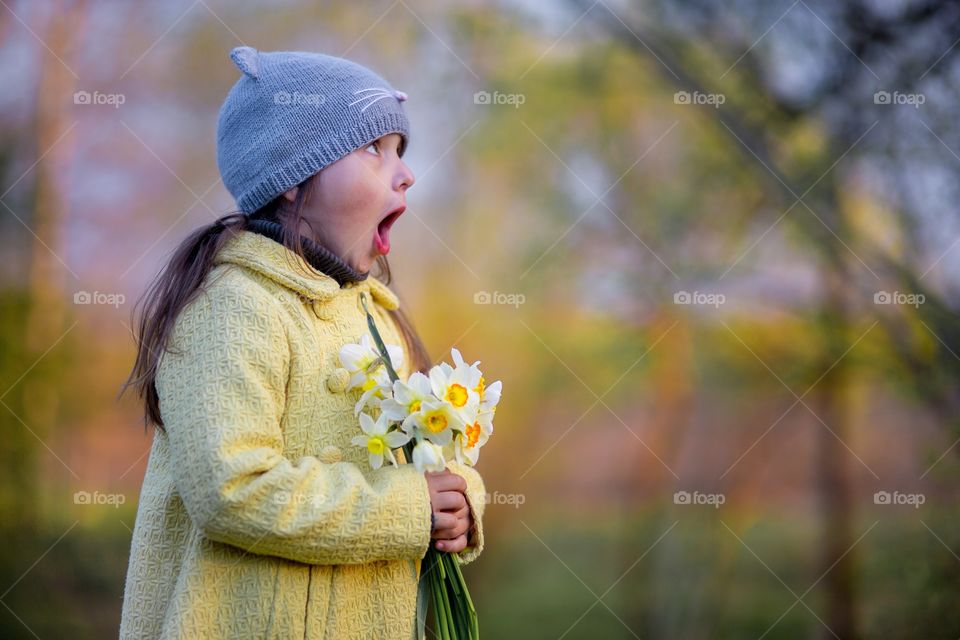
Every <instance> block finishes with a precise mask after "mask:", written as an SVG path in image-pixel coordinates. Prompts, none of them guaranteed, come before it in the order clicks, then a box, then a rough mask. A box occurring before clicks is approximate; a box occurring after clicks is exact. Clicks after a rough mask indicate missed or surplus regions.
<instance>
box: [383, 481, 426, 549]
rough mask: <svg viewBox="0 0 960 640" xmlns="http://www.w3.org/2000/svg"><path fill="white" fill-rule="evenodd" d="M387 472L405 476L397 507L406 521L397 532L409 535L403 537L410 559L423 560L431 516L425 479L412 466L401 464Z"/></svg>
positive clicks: (401, 483)
mask: <svg viewBox="0 0 960 640" xmlns="http://www.w3.org/2000/svg"><path fill="white" fill-rule="evenodd" d="M389 470H390V471H391V472H393V473H399V474H404V475H405V476H407V477H403V478H402V479H401V482H400V483H399V484H400V485H401V486H402V487H404V490H403V495H402V496H401V497H400V499H399V500H398V501H397V505H398V507H400V512H401V513H403V514H405V517H406V518H407V519H408V521H407V524H406V526H403V527H398V529H397V530H398V531H406V532H408V534H409V535H408V536H405V538H406V539H405V540H404V545H405V546H407V547H408V548H409V549H410V557H412V558H414V559H419V558H423V557H424V556H425V555H426V554H427V549H429V548H430V517H431V515H432V514H433V509H431V507H430V489H429V487H428V486H427V479H426V478H425V477H424V475H423V474H422V473H420V472H418V471H417V470H416V468H414V466H413V465H412V464H410V465H407V464H401V465H399V466H397V467H391V468H389ZM400 517H404V516H400Z"/></svg>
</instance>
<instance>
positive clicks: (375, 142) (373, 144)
mask: <svg viewBox="0 0 960 640" xmlns="http://www.w3.org/2000/svg"><path fill="white" fill-rule="evenodd" d="M370 147H374V148H376V150H377V155H380V141H379V140H374V141H373V142H371V143H370V144H368V145H367V149H370Z"/></svg>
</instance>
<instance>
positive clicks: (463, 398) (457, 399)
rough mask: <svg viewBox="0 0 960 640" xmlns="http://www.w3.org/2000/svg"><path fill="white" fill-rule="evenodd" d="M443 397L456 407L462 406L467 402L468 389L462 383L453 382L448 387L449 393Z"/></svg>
mask: <svg viewBox="0 0 960 640" xmlns="http://www.w3.org/2000/svg"><path fill="white" fill-rule="evenodd" d="M443 399H444V400H446V401H447V402H449V403H450V404H452V405H453V406H455V407H458V408H459V407H462V406H463V405H465V404H467V389H466V387H464V386H463V385H462V384H452V385H450V386H449V387H447V395H445V396H444V397H443Z"/></svg>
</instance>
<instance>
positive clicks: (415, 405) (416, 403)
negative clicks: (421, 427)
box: [410, 400, 420, 413]
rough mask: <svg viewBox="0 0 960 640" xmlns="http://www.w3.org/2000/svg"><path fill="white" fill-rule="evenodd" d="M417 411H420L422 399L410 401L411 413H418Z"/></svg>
mask: <svg viewBox="0 0 960 640" xmlns="http://www.w3.org/2000/svg"><path fill="white" fill-rule="evenodd" d="M417 411H420V401H419V400H414V401H413V402H411V403H410V413H416V412H417Z"/></svg>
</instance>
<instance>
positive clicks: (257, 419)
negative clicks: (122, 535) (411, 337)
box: [120, 231, 485, 640]
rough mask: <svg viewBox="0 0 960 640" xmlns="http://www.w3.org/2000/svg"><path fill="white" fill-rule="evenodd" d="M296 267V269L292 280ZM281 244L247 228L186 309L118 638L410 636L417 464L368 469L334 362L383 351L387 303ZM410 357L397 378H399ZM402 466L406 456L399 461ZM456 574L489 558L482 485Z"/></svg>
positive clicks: (165, 362) (419, 489)
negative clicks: (363, 341)
mask: <svg viewBox="0 0 960 640" xmlns="http://www.w3.org/2000/svg"><path fill="white" fill-rule="evenodd" d="M298 267H300V268H298ZM306 267H307V265H306V264H305V263H303V260H302V259H300V258H299V257H297V256H296V254H294V253H293V252H291V251H289V250H288V249H286V248H285V247H284V246H282V245H281V244H278V243H277V242H275V241H273V240H271V239H269V238H267V237H265V236H263V235H260V234H258V233H254V232H251V231H243V232H241V233H240V234H238V235H237V236H236V237H235V238H232V239H231V240H230V241H229V242H228V244H227V245H226V246H225V247H224V248H223V250H221V252H220V253H219V254H218V256H217V258H216V260H215V266H214V268H213V270H212V271H211V273H210V276H209V281H208V282H207V283H206V284H205V290H204V292H203V293H202V294H201V295H199V296H198V297H197V298H196V299H195V300H193V301H192V302H191V303H190V304H188V305H187V307H186V308H185V309H184V310H183V311H182V312H181V314H180V316H179V317H178V319H177V321H176V323H175V326H174V329H173V333H172V336H171V345H170V349H169V350H168V351H167V352H165V353H164V354H163V356H162V358H161V360H160V364H159V368H158V371H157V378H156V385H157V391H158V393H159V398H160V412H161V416H162V418H163V421H164V425H165V430H157V431H156V432H155V435H154V440H153V446H152V449H151V451H150V458H149V462H148V464H147V472H146V476H145V478H144V481H143V488H142V490H141V494H140V501H139V505H138V511H137V520H136V525H135V528H134V533H133V541H132V546H131V551H130V563H129V567H128V570H127V581H126V588H125V592H124V600H123V613H122V620H121V627H120V636H121V638H191V639H193V638H204V639H211V640H213V639H218V638H337V639H348V638H402V639H404V640H406V639H407V638H410V637H411V636H412V634H413V631H414V626H415V614H416V612H415V608H416V607H415V605H416V592H417V577H418V573H419V560H420V559H421V558H422V557H423V556H424V554H425V553H426V550H427V548H428V546H429V544H430V512H431V508H430V496H429V490H428V488H427V483H426V479H425V478H424V477H423V475H422V474H421V473H418V472H417V471H416V469H415V468H414V467H413V465H407V464H401V465H400V466H398V467H393V466H391V465H386V466H384V467H382V468H380V469H378V470H372V469H370V467H369V463H368V462H367V452H366V449H365V448H362V447H358V446H355V445H353V444H351V442H350V439H351V438H352V437H353V436H354V435H357V434H358V433H360V431H359V426H358V424H357V421H356V418H355V417H354V415H353V407H354V404H355V403H356V401H357V400H358V399H359V391H350V392H347V391H346V390H345V389H346V386H347V384H348V380H349V375H348V373H347V371H346V370H345V369H343V368H341V367H340V363H339V359H338V353H339V349H340V347H341V346H342V345H343V344H345V343H348V342H358V341H359V339H360V337H361V336H362V335H363V334H364V333H366V332H367V331H368V329H367V326H366V317H365V315H364V313H363V309H362V307H361V304H360V299H359V296H360V294H361V293H366V295H367V297H368V299H369V300H370V301H371V302H372V304H369V305H368V306H369V307H370V310H371V313H373V315H374V318H375V321H376V323H377V326H378V328H379V329H380V331H381V333H382V334H383V337H384V340H385V342H387V343H388V344H397V345H401V346H403V344H404V343H403V340H402V338H401V335H400V333H399V330H398V328H397V327H396V325H395V324H394V323H393V322H392V320H391V317H390V315H389V314H388V313H387V311H388V310H390V309H396V308H397V307H398V305H399V301H398V299H397V297H396V296H395V295H394V294H393V292H392V291H390V289H388V288H387V287H386V286H385V285H384V284H383V283H381V282H380V281H379V280H377V279H375V278H372V277H371V278H367V279H365V280H364V281H362V282H354V283H348V284H346V285H344V286H343V287H341V286H340V285H339V284H338V283H337V282H336V281H335V280H334V279H333V278H331V277H330V276H327V275H323V274H315V275H305V274H303V273H301V270H300V269H301V268H306ZM409 360H410V359H409V358H405V360H404V366H403V367H401V369H400V371H399V372H398V373H399V374H400V375H401V376H404V377H405V376H407V375H409V373H410V365H409ZM397 453H398V454H399V456H398V457H399V459H400V460H401V461H402V460H403V454H402V451H399V450H398V451H397ZM448 468H450V470H452V471H454V472H455V473H459V474H460V475H462V476H463V477H464V478H465V479H466V481H467V501H468V503H469V505H470V508H471V512H472V516H473V519H474V529H473V530H472V531H471V533H470V537H469V546H468V547H467V549H465V550H464V551H463V552H461V553H460V559H461V563H465V562H470V561H472V560H473V559H474V558H476V557H477V556H478V555H479V554H480V552H481V550H482V548H483V527H482V517H483V510H484V505H485V500H484V496H485V493H484V486H483V481H482V479H481V478H480V475H479V474H478V473H477V472H476V471H475V470H474V469H473V468H470V467H466V466H463V465H460V464H457V463H456V462H450V463H449V464H448Z"/></svg>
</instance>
